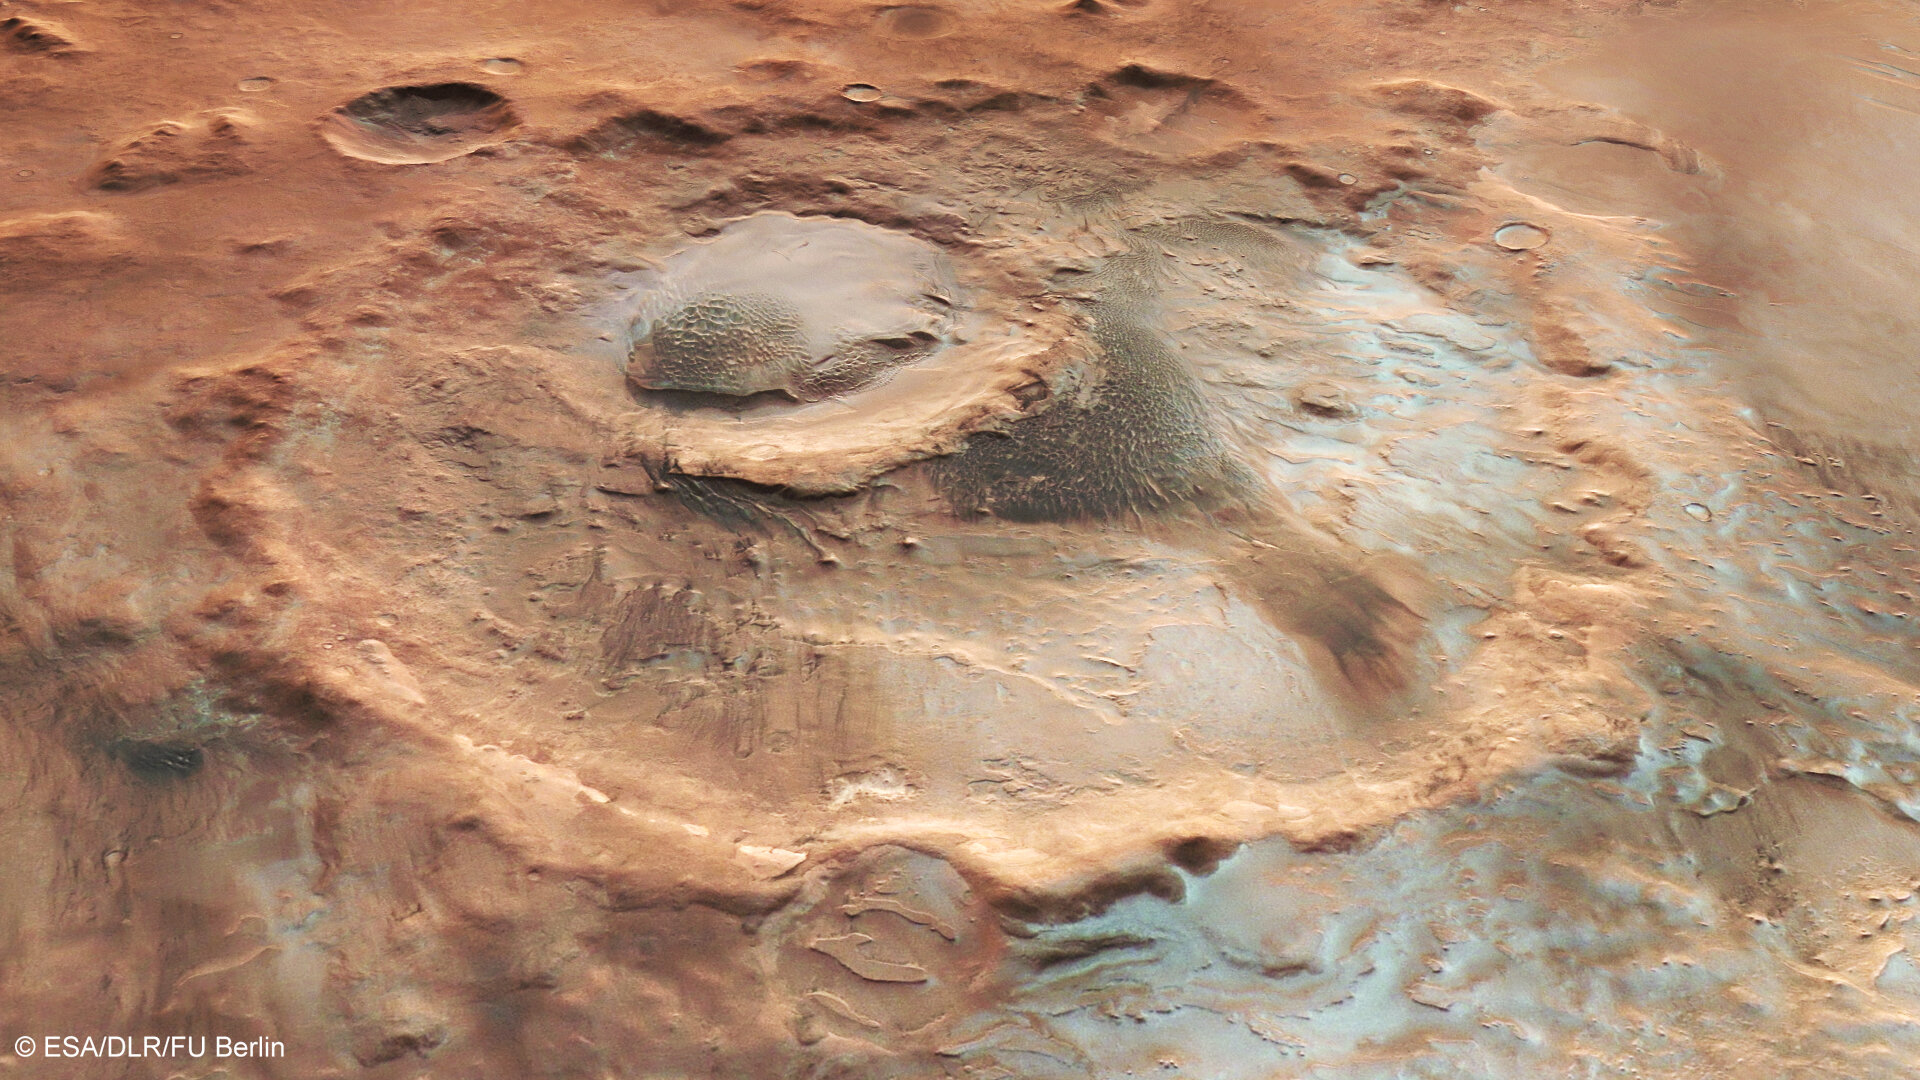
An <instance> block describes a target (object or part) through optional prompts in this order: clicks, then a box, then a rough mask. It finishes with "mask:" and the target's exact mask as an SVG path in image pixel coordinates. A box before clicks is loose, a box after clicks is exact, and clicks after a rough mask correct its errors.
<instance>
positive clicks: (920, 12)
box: [877, 5, 959, 41]
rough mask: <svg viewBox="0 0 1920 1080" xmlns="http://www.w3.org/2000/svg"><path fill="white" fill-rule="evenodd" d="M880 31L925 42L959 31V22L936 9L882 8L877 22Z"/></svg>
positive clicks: (919, 7) (915, 7)
mask: <svg viewBox="0 0 1920 1080" xmlns="http://www.w3.org/2000/svg"><path fill="white" fill-rule="evenodd" d="M877 23H878V25H879V28H880V31H881V32H882V33H885V34H889V35H891V36H893V37H897V38H909V39H913V40H922V41H924V40H926V39H928V38H938V37H946V36H947V35H948V34H951V33H953V32H954V31H955V30H957V29H959V20H958V19H955V18H954V17H953V16H952V15H949V14H947V13H946V12H944V11H942V10H940V9H939V8H937V7H921V6H918V5H913V6H907V7H890V8H883V9H882V10H881V12H880V17H879V19H878V20H877Z"/></svg>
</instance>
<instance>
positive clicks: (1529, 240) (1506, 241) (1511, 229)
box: [1493, 221, 1551, 251]
mask: <svg viewBox="0 0 1920 1080" xmlns="http://www.w3.org/2000/svg"><path fill="white" fill-rule="evenodd" d="M1550 236H1551V234H1550V233H1548V232H1547V230H1545V229H1543V228H1541V227H1540V226H1538V225H1533V224H1529V223H1527V222H1525V221H1516V222H1513V223H1511V224H1508V225H1502V226H1500V227H1499V228H1498V229H1495V230H1494V231H1493V242H1494V243H1495V244H1497V245H1499V246H1500V247H1502V248H1504V249H1506V250H1508V251H1532V250H1533V249H1535V248H1537V247H1543V246H1545V244H1546V242H1547V240H1548V239H1549V238H1550Z"/></svg>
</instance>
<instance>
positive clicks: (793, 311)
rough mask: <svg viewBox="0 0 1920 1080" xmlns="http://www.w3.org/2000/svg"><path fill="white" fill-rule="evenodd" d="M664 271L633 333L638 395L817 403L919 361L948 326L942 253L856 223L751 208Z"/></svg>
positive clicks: (631, 365) (631, 358) (949, 303)
mask: <svg viewBox="0 0 1920 1080" xmlns="http://www.w3.org/2000/svg"><path fill="white" fill-rule="evenodd" d="M664 269H665V274H664V276H663V277H662V278H661V280H659V281H658V282H657V283H655V288H654V289H653V290H652V292H651V293H650V295H649V296H648V298H647V300H646V301H645V303H644V305H643V308H642V310H641V311H640V312H639V316H640V317H639V318H638V319H637V320H636V321H635V324H634V325H633V327H632V328H631V330H630V334H631V338H630V340H631V342H632V344H631V348H630V351H629V354H628V378H629V380H630V381H631V382H632V383H633V385H634V386H635V387H636V388H638V389H641V390H646V391H677V392H681V393H693V394H702V395H720V396H721V397H723V398H732V399H735V400H737V401H741V402H743V403H744V402H745V401H746V399H750V398H753V397H754V396H756V395H764V394H779V395H783V396H785V397H787V398H790V399H792V400H795V401H803V402H805V401H820V400H822V399H825V398H830V397H837V396H840V395H843V394H848V393H851V392H853V391H856V390H859V389H861V388H863V387H866V386H869V385H872V384H874V383H876V382H879V381H881V380H883V379H885V378H886V377H887V376H888V375H889V374H890V373H892V372H893V371H895V370H897V369H899V368H902V367H905V366H907V365H910V364H913V363H915V362H916V361H919V360H922V359H925V358H926V357H928V356H930V355H932V354H933V353H934V352H935V351H937V350H938V349H939V348H940V347H941V345H942V344H943V343H944V341H945V338H946V336H947V335H948V333H949V332H950V330H951V328H952V327H951V324H952V321H953V315H952V308H953V302H954V295H955V286H954V283H953V280H952V272H951V269H950V267H948V265H947V263H946V260H945V258H944V256H943V255H942V254H941V253H940V252H939V251H938V250H937V249H934V248H931V247H929V246H927V245H924V244H922V243H921V242H919V241H917V240H913V239H911V238H909V237H906V236H902V235H900V234H898V233H891V232H888V231H886V230H883V229H879V228H876V227H874V226H871V225H866V224H863V223H856V222H846V221H833V220H822V219H800V218H792V217H787V216H784V215H778V214H770V215H762V216H756V217H753V218H748V219H744V220H742V221H739V222H735V223H733V224H731V225H729V226H728V227H727V228H725V229H723V230H721V231H720V233H719V234H717V235H716V236H715V237H714V239H712V240H710V241H706V242H703V243H699V244H695V245H693V246H692V247H690V248H688V249H686V250H684V251H682V252H680V253H678V254H676V255H674V256H672V257H670V258H669V259H667V260H666V262H665V264H664Z"/></svg>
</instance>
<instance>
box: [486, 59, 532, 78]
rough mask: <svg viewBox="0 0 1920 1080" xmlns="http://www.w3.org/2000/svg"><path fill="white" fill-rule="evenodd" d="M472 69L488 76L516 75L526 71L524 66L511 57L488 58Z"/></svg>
mask: <svg viewBox="0 0 1920 1080" xmlns="http://www.w3.org/2000/svg"><path fill="white" fill-rule="evenodd" d="M474 67H477V68H479V69H480V70H481V71H484V72H486V73H487V74H489V75H518V74H520V73H521V72H522V71H524V70H526V65H525V64H522V63H521V62H520V61H518V60H515V59H514V58H513V57H511V56H489V57H487V58H486V59H485V60H482V61H480V62H479V63H477V64H475V65H474Z"/></svg>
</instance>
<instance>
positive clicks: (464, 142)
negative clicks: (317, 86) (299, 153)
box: [320, 83, 520, 165]
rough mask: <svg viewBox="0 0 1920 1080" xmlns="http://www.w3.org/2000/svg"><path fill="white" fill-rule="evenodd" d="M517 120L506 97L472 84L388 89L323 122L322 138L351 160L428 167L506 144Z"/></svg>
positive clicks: (354, 102) (362, 98) (337, 111)
mask: <svg viewBox="0 0 1920 1080" xmlns="http://www.w3.org/2000/svg"><path fill="white" fill-rule="evenodd" d="M519 124H520V119H519V117H518V116H516V115H515V114H514V111H513V109H512V107H511V106H510V105H508V104H507V101H506V99H505V98H503V97H501V96H500V95H499V94H496V93H494V92H493V91H491V90H488V89H487V88H485V87H483V86H475V85H473V84H472V83H435V84H433V85H431V86H389V87H386V88H385V89H381V90H375V91H373V92H372V93H369V94H362V95H361V96H360V97H357V98H355V99H353V100H352V101H350V102H348V103H347V104H345V105H342V106H341V107H339V108H338V109H335V110H333V111H332V112H331V113H328V114H327V115H326V117H325V118H323V119H322V120H321V132H320V133H321V136H322V137H324V138H325V139H326V140H327V143H328V145H330V146H332V147H333V148H334V149H335V150H337V151H339V152H340V153H342V154H344V155H346V156H347V157H350V158H358V159H360V160H361V161H373V162H378V163H380V164H382V165H429V164H432V163H434V162H438V161H449V160H451V159H453V158H457V157H460V156H462V155H465V154H471V153H473V152H474V151H476V150H479V149H481V148H482V147H486V146H491V145H494V144H496V143H499V142H502V141H504V140H505V138H506V136H507V133H508V132H510V131H512V130H513V129H514V128H516V127H518V126H519Z"/></svg>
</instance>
